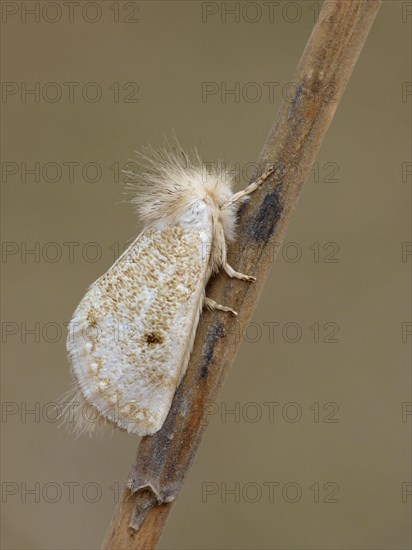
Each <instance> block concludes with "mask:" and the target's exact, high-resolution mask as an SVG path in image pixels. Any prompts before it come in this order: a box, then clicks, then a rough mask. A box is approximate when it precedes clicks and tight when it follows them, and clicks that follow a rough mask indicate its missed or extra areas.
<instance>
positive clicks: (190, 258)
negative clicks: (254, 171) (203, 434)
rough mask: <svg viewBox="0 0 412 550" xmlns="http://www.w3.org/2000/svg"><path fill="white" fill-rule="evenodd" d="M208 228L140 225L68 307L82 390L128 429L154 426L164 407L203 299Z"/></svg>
mask: <svg viewBox="0 0 412 550" xmlns="http://www.w3.org/2000/svg"><path fill="white" fill-rule="evenodd" d="M211 234H212V231H211V226H210V227H206V228H205V227H203V228H202V229H193V228H189V227H185V226H183V225H166V226H165V227H163V228H161V229H149V230H146V231H144V232H143V233H142V234H141V235H140V236H139V237H138V238H137V239H136V240H135V241H134V242H133V244H132V245H131V246H130V247H129V248H128V249H127V250H126V252H125V253H124V254H123V255H122V256H121V257H120V258H119V259H118V260H117V262H116V263H115V264H113V266H112V267H111V268H110V269H109V270H108V271H107V272H106V273H105V274H104V275H103V276H102V277H100V278H99V279H98V280H97V281H96V282H95V283H93V284H92V285H91V287H90V289H89V290H88V292H87V293H86V295H85V296H84V298H83V299H82V301H81V302H80V304H79V306H78V307H77V309H76V311H75V313H74V316H73V319H72V321H71V323H70V325H69V335H68V341H67V347H68V351H69V354H70V358H71V364H72V370H73V372H74V376H75V379H76V381H77V383H78V385H79V388H80V392H81V394H82V397H83V398H84V399H85V400H86V403H87V404H88V405H93V407H95V408H96V409H97V410H98V411H99V412H100V414H101V415H103V416H104V417H105V418H106V419H108V420H110V421H111V422H113V423H115V424H116V425H118V426H119V427H121V428H123V429H125V430H127V431H128V432H131V433H136V434H139V435H147V434H152V433H155V432H156V431H158V430H159V429H160V428H161V426H162V424H163V422H164V420H165V418H166V416H167V414H168V411H169V409H170V406H171V403H172V399H173V396H174V393H175V390H176V388H177V386H178V384H179V382H180V380H181V378H182V377H183V375H184V373H185V370H186V368H187V363H188V360H189V356H190V352H191V349H192V346H193V340H194V336H195V332H196V327H197V324H198V320H199V316H200V312H201V309H202V305H203V299H204V287H205V283H206V280H207V278H208V276H209V274H210V268H209V259H210V246H209V245H210V242H211Z"/></svg>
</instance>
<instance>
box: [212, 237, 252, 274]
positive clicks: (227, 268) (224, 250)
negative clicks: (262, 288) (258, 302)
mask: <svg viewBox="0 0 412 550" xmlns="http://www.w3.org/2000/svg"><path fill="white" fill-rule="evenodd" d="M221 252H222V259H221V264H220V265H221V267H223V269H224V270H225V271H226V273H227V274H228V275H229V277H232V278H234V279H240V280H241V281H249V282H253V281H256V277H252V276H251V275H245V274H244V273H239V272H238V271H235V270H234V269H233V267H232V266H231V265H229V264H228V263H227V248H226V241H225V239H223V240H222V242H221Z"/></svg>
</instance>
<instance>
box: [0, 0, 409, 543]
mask: <svg viewBox="0 0 412 550" xmlns="http://www.w3.org/2000/svg"><path fill="white" fill-rule="evenodd" d="M6 4H7V10H11V11H12V12H13V11H16V9H17V11H18V13H17V14H15V15H11V14H10V12H9V11H8V12H7V14H9V15H7V14H6V12H4V10H5V5H6ZM32 4H33V3H30V2H28V3H27V6H29V5H32ZM57 4H59V5H60V8H61V9H62V10H63V11H62V17H61V19H60V20H59V21H57V20H56V22H54V23H53V22H51V20H52V19H57V18H58V17H57V16H58V11H56V3H51V2H40V4H39V5H40V20H39V21H38V22H36V21H35V20H33V19H34V16H29V15H28V16H27V20H26V21H24V17H23V15H22V12H21V10H22V5H21V3H20V2H2V9H3V22H2V38H1V41H2V42H1V44H2V57H1V63H2V68H1V76H2V80H3V84H4V82H6V83H8V84H7V86H8V87H7V90H8V91H9V92H10V91H13V90H14V91H15V92H16V93H11V92H10V93H8V94H6V95H3V102H2V104H1V108H2V138H3V139H2V163H3V164H2V168H3V176H2V183H1V186H2V199H3V201H2V205H3V222H2V223H3V225H2V241H3V247H4V248H3V252H4V254H3V258H2V261H3V263H2V268H3V277H2V285H3V286H2V304H3V305H2V322H3V325H2V328H3V342H4V343H3V351H2V401H3V416H2V423H1V428H2V437H1V439H2V480H3V486H2V488H3V504H2V521H3V524H2V548H4V549H29V548H30V549H40V548H41V549H96V548H99V547H100V544H101V542H102V539H103V536H104V533H105V531H106V528H107V526H108V524H109V521H110V518H111V515H112V512H113V510H114V508H115V502H114V501H115V499H116V494H117V493H118V489H119V488H120V487H121V486H122V484H123V483H124V482H125V479H126V477H127V473H128V469H129V465H130V464H131V461H132V459H133V456H134V453H135V450H136V448H137V444H138V440H137V439H136V438H135V437H132V436H128V435H126V434H124V433H120V432H117V431H116V432H115V433H113V434H111V433H110V431H108V432H106V433H105V434H104V436H103V437H101V438H100V439H98V440H95V439H90V438H88V437H81V438H79V439H75V438H73V436H71V435H69V434H68V433H66V431H65V430H64V429H58V424H57V423H56V422H54V415H53V412H52V410H51V408H49V406H48V405H49V404H50V403H52V402H54V401H56V399H57V398H59V397H60V396H61V395H62V394H63V393H64V392H65V391H66V389H67V388H68V386H69V381H70V376H69V366H68V362H67V358H66V351H65V337H66V332H65V325H64V323H67V322H68V321H69V319H70V316H71V314H72V312H73V311H74V309H75V307H76V306H77V304H78V302H79V300H80V299H81V297H82V295H83V294H84V292H85V290H86V288H87V287H88V285H89V284H90V283H91V282H93V281H94V280H95V279H96V278H97V277H99V276H100V275H101V274H102V273H103V272H104V271H105V270H107V269H108V268H109V266H110V265H111V263H112V262H113V258H114V254H115V251H116V247H117V246H118V245H116V244H115V243H120V244H119V246H120V248H123V247H124V246H125V244H126V243H127V242H128V241H129V240H130V239H132V238H133V237H134V236H135V235H136V234H137V232H138V230H139V224H138V221H137V219H136V216H135V214H134V213H133V210H132V208H131V206H130V205H129V204H127V202H124V198H125V195H124V184H123V179H124V175H123V174H120V177H119V178H118V177H117V168H118V167H120V168H122V167H124V165H125V164H127V163H128V161H130V160H131V159H133V158H134V150H135V149H139V148H140V147H141V146H143V145H145V144H147V143H149V142H150V143H152V144H153V145H159V144H161V142H162V140H163V135H164V134H166V135H168V136H170V135H172V132H173V131H174V132H175V133H176V135H177V136H178V138H179V140H180V141H181V143H182V145H183V146H184V147H185V148H186V149H190V148H192V147H198V149H199V150H200V152H201V155H202V156H203V158H204V159H206V160H207V161H212V160H216V159H218V158H222V159H224V160H225V161H226V162H227V163H228V165H232V166H235V167H236V166H237V167H238V168H239V166H240V168H242V167H244V166H245V165H247V163H253V162H254V161H255V160H256V158H257V157H258V155H259V151H260V149H261V147H262V145H263V143H264V140H265V138H266V136H267V133H268V131H269V129H270V127H271V125H272V121H273V119H274V116H275V114H276V112H277V110H278V107H279V105H280V101H281V95H282V94H281V91H282V89H284V90H287V84H288V83H289V82H290V81H291V79H292V75H293V72H294V69H295V67H296V65H297V62H298V60H299V58H300V55H301V53H302V51H303V48H304V46H305V43H306V41H307V39H308V37H309V35H310V32H311V29H312V27H313V24H314V17H315V14H316V10H317V9H319V8H320V6H321V3H320V2H316V1H313V2H312V1H310V2H283V1H280V2H279V3H278V4H277V3H272V4H271V5H272V8H270V7H269V5H268V4H267V3H265V2H261V3H258V2H248V3H234V2H228V3H223V4H218V3H215V2H209V3H203V4H202V2H195V1H188V2H174V1H170V2H137V3H133V2H129V3H127V2H119V3H116V2H97V3H96V2H95V3H94V7H93V5H92V6H89V7H88V8H87V9H86V11H85V13H84V14H83V15H82V12H81V8H84V6H85V4H90V3H89V2H82V3H81V8H80V7H78V8H76V10H74V15H73V21H70V19H69V14H68V11H67V8H64V6H63V4H64V3H62V2H60V3H57ZM96 5H97V7H98V8H99V9H100V11H101V18H100V20H98V21H96V22H95V23H92V22H90V20H92V19H94V18H95V17H96V14H97V13H98V12H97V11H96V9H97V8H96ZM408 5H410V2H397V1H386V2H384V3H383V6H382V8H381V10H380V12H379V14H378V17H377V19H376V22H375V24H374V26H373V28H372V31H371V33H370V35H369V38H368V41H367V43H366V45H365V48H364V50H363V52H362V54H361V57H360V59H359V61H358V64H357V66H356V68H355V71H354V73H353V75H352V78H351V80H350V82H349V85H348V87H347V90H346V92H345V95H344V97H343V100H342V102H341V104H340V105H339V108H338V110H337V112H336V115H335V117H334V120H333V122H332V124H331V127H330V129H329V131H328V133H327V135H326V138H325V141H324V144H323V145H322V149H321V151H320V155H319V157H318V159H317V165H316V170H315V171H313V172H312V173H311V175H310V177H309V178H308V181H307V182H306V185H305V188H304V191H303V194H302V197H301V199H300V202H299V205H298V207H297V209H296V211H295V213H294V216H293V219H292V221H291V224H290V226H289V229H288V233H287V236H286V240H285V242H284V246H283V248H281V252H280V253H279V255H278V256H277V258H276V261H275V262H274V265H273V268H272V270H271V272H270V276H269V279H268V280H267V284H266V287H265V290H264V293H263V295H262V298H261V301H260V304H259V306H258V308H257V310H256V312H255V315H254V319H253V324H252V325H251V326H250V327H249V329H248V331H247V333H246V334H245V335H244V342H243V343H242V345H241V348H240V353H239V354H238V357H237V359H236V361H235V364H234V366H233V368H232V370H231V372H230V374H229V377H228V379H227V380H226V383H225V386H224V388H223V390H222V391H221V393H220V395H219V401H218V402H217V403H215V404H212V405H211V409H210V411H211V413H212V412H213V413H215V414H211V415H210V421H209V425H208V428H207V430H206V432H205V435H204V438H203V440H202V444H201V447H200V449H199V452H198V454H197V458H196V461H195V463H194V465H193V467H192V469H191V470H190V473H189V475H188V477H187V479H186V482H185V485H184V487H183V490H182V491H181V494H180V495H179V497H178V499H177V501H176V503H175V506H174V507H173V511H172V513H171V516H170V518H169V521H168V524H167V527H166V529H165V531H164V534H163V536H162V538H161V540H160V543H159V548H161V549H165V550H166V549H177V548H179V549H180V548H186V549H189V548H190V549H221V548H227V549H229V548H230V549H234V548H241V549H251V548H258V549H269V548H270V549H272V548H273V549H305V550H306V549H332V550H335V549H336V550H337V549H350V550H352V549H353V550H354V549H356V550H359V549H362V550H363V549H374V550H375V549H389V548H390V549H407V548H410V545H411V534H410V529H411V525H410V503H411V500H412V496H411V495H409V497H408V496H407V495H404V498H402V490H404V491H405V492H408V490H409V492H410V491H411V488H410V487H411V486H410V485H407V484H408V483H409V484H410V482H411V473H410V452H409V451H410V443H411V439H410V428H411V416H410V415H408V414H407V412H408V410H409V411H410V410H411V409H410V408H408V405H407V403H408V402H410V401H411V396H410V381H411V378H410V370H409V364H410V361H409V359H410V355H409V345H410V340H411V337H409V339H408V338H407V337H404V338H403V339H402V330H404V331H407V330H408V325H403V323H410V292H409V282H408V280H409V274H410V264H411V257H410V256H408V257H404V258H403V257H402V247H403V244H402V243H405V242H408V241H410V240H411V238H410V233H409V225H410V212H409V197H410V184H411V176H409V177H406V176H405V175H404V177H403V176H402V171H403V169H404V170H405V169H406V168H407V165H405V164H404V163H407V162H410V158H409V150H410V111H411V108H410V106H411V101H412V98H411V97H410V96H406V97H403V96H402V93H403V91H404V92H405V86H404V85H403V83H404V82H408V81H409V82H410V81H411V80H412V78H411V74H410V53H409V47H410V39H411V32H410V21H411V18H412V16H409V18H407V17H406V16H405V13H404V12H405V11H407V8H408ZM10 6H11V7H10ZM13 6H14V7H13ZM135 6H137V8H138V9H137V10H136V12H135V14H134V15H133V13H132V12H133V10H134V7H135ZM225 7H226V8H227V9H229V8H232V9H235V13H237V14H238V15H237V16H235V15H227V16H225V14H224V9H225ZM43 8H44V10H45V11H44V12H43V11H42V10H43ZM332 8H333V6H332ZM270 9H273V12H271V11H270ZM89 10H90V11H89ZM116 10H118V11H116ZM205 10H209V11H208V12H207V13H206V12H205ZM213 11H215V12H216V13H215V14H214V15H213V14H212V13H211V12H213ZM331 11H332V9H331ZM271 13H272V16H271ZM127 14H129V18H133V17H134V18H136V17H137V19H138V21H137V22H129V23H127V22H125V21H124V19H125V17H127V16H128V15H127ZM403 15H404V19H405V21H403ZM116 17H117V18H118V20H119V21H118V22H116ZM225 18H226V20H225ZM87 19H89V21H88V20H87ZM202 19H203V20H202ZM237 19H238V20H237ZM293 21H294V22H293ZM35 82H38V83H39V84H38V86H39V87H40V88H39V90H40V96H39V97H38V98H37V100H36V98H35V97H34V96H33V95H31V96H30V95H27V96H25V95H24V94H23V95H21V93H22V90H23V91H24V86H25V85H26V86H27V87H28V88H30V87H33V86H34V85H35V84H34V83H35ZM53 82H54V83H57V88H56V84H55V85H53V84H50V83H53ZM64 82H75V83H78V85H72V86H73V87H72V90H73V93H74V96H73V97H72V101H70V99H69V96H68V86H67V85H64V84H63V83H64ZM91 82H94V83H97V85H98V86H99V87H100V90H101V97H100V99H98V100H97V101H96V102H92V101H88V100H87V97H92V92H93V86H91V85H89V86H87V84H88V83H91ZM128 82H129V83H130V82H134V83H135V84H126V83H128ZM205 82H207V83H209V85H208V86H209V88H208V90H212V89H213V90H214V91H215V92H216V93H215V94H213V95H208V96H206V97H205V96H203V97H202V83H205ZM236 82H237V83H239V84H238V86H239V92H240V95H239V97H237V98H236V97H235V96H234V95H225V94H224V93H223V95H222V93H221V92H222V90H223V91H224V86H226V88H227V89H230V88H234V86H235V83H236ZM268 82H276V83H278V84H276V85H272V89H273V90H274V95H273V97H271V96H270V95H269V88H270V86H269V85H268V84H264V83H268ZM13 83H14V84H13ZM116 83H118V84H116ZM210 83H212V84H210ZM124 86H128V87H127V88H125V89H124V88H123V87H124ZM136 86H138V88H137V87H136ZM116 87H117V88H116ZM56 89H60V90H62V97H61V98H60V99H58V98H57V100H56V101H52V97H53V93H54V92H55V91H56ZM116 89H117V90H118V92H119V94H118V96H116V95H115V93H116ZM7 90H6V91H7ZM53 90H54V92H53ZM82 91H83V93H84V94H87V93H90V96H87V95H85V97H83V95H82ZM132 92H133V94H132V95H130V94H131V93H132ZM259 92H260V93H261V97H256V94H257V93H259ZM127 98H129V102H126V99H127ZM133 99H138V102H135V101H133ZM5 163H6V164H5ZM7 163H8V164H7ZM24 163H25V165H26V166H27V168H33V167H34V166H35V163H39V164H38V167H39V170H40V175H39V178H38V179H39V181H35V176H33V175H30V174H28V175H26V177H23V174H22V172H23V171H24V168H25V165H24ZM47 163H54V164H47ZM64 163H66V164H64ZM67 163H78V164H76V165H75V164H72V167H73V171H74V172H73V174H72V175H73V177H71V174H69V168H68V164H67ZM88 163H96V164H95V165H88ZM236 163H238V164H236ZM96 165H97V166H98V167H99V168H100V170H101V174H100V175H98V177H97V181H96V182H92V181H90V180H91V179H93V178H94V175H95V172H94V169H93V166H96ZM56 167H57V172H56ZM58 170H61V176H60V177H58V176H57V177H56V178H55V176H56V174H57V173H58ZM82 170H83V172H84V173H85V175H84V174H82ZM89 170H90V171H89ZM11 172H16V173H14V174H12V173H11ZM244 172H245V171H244ZM54 178H55V179H56V180H57V181H52V180H53V179H54ZM247 179H248V178H247V176H246V177H240V178H238V182H237V189H240V188H241V187H242V186H243V185H245V184H246V182H247ZM24 180H26V181H24ZM71 180H72V181H71ZM116 180H117V181H116ZM403 180H404V181H403ZM69 242H71V243H77V244H75V245H72V246H73V256H72V257H70V254H69V246H68V245H67V244H66V245H64V244H63V243H69ZM5 243H6V244H5ZM35 243H39V244H38V245H36V244H35ZM50 243H55V244H50ZM88 243H96V244H94V245H93V244H92V245H90V244H88ZM316 243H318V244H316ZM328 243H329V244H328ZM330 243H332V244H330ZM35 246H38V247H39V249H38V251H37V253H36V254H35V255H33V254H32V255H25V250H27V249H33V248H34V247H35ZM405 247H407V245H404V251H405ZM96 250H97V251H100V252H101V257H100V258H97V260H96V261H92V259H93V256H94V254H95V253H96ZM317 252H319V254H317ZM56 253H57V254H58V256H59V255H61V256H60V257H57V258H56ZM54 258H56V261H53V259H54ZM331 260H337V261H334V262H333V261H331ZM403 260H404V261H403ZM229 305H230V304H229ZM36 323H37V325H36ZM268 323H269V324H272V326H273V330H274V338H270V331H269V325H268ZM274 323H278V324H277V325H276V324H274ZM316 323H317V324H316ZM328 323H329V324H328ZM330 323H333V324H330ZM36 327H37V328H36ZM33 328H34V329H35V331H37V336H36V334H27V333H26V332H25V331H26V329H33ZM318 328H319V330H317V329H318ZM332 332H334V334H332ZM331 339H332V340H336V341H335V342H331V341H330V340H331ZM271 340H273V341H271ZM293 340H296V341H293ZM402 340H404V342H403V341H402ZM268 403H272V405H268ZM405 403H406V405H403V404H405ZM403 407H404V417H402V408H403ZM29 409H30V410H35V411H37V412H36V413H35V414H31V415H28V414H27V411H28V410H29ZM230 410H234V411H237V412H236V414H230V413H229V411H230ZM271 410H272V412H274V416H273V417H271V415H270V411H271ZM318 413H319V414H318ZM403 420H404V421H403ZM36 484H37V485H36ZM70 484H71V487H72V491H73V492H72V493H71V492H70V491H69V485H70ZM270 487H272V489H273V494H271V493H270V490H269V489H270ZM30 489H34V490H35V492H36V494H35V495H33V494H27V490H30ZM317 489H319V493H318V494H317ZM230 491H232V492H230ZM12 493H14V494H12ZM332 493H334V494H332ZM36 495H37V496H36ZM93 500H95V501H96V502H92V501H93ZM331 500H335V502H330V501H331ZM403 500H404V501H405V502H403ZM53 501H55V502H53ZM293 501H295V502H293Z"/></svg>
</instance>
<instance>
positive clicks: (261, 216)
mask: <svg viewBox="0 0 412 550" xmlns="http://www.w3.org/2000/svg"><path fill="white" fill-rule="evenodd" d="M282 211H283V206H282V205H281V202H280V186H276V187H275V189H274V190H273V191H271V192H269V193H267V194H266V195H265V197H264V199H263V201H262V204H261V205H260V208H259V211H258V212H257V214H256V216H255V217H254V219H253V220H251V223H250V225H249V227H248V234H249V236H250V237H252V238H253V239H254V240H255V241H261V242H264V243H267V242H268V241H269V239H270V237H271V236H272V235H273V234H274V232H275V227H276V224H277V223H278V221H279V219H280V216H281V215H282Z"/></svg>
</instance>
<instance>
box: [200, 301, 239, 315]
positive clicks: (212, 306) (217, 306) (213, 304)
mask: <svg viewBox="0 0 412 550" xmlns="http://www.w3.org/2000/svg"><path fill="white" fill-rule="evenodd" d="M203 305H205V306H206V307H207V308H209V309H210V310H211V311H213V310H216V309H218V310H219V311H226V312H227V313H231V314H232V315H234V316H235V317H236V316H237V312H236V311H234V310H233V309H231V308H230V307H225V306H221V305H220V304H218V303H217V302H215V301H214V300H212V298H206V297H205V300H204V302H203Z"/></svg>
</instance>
